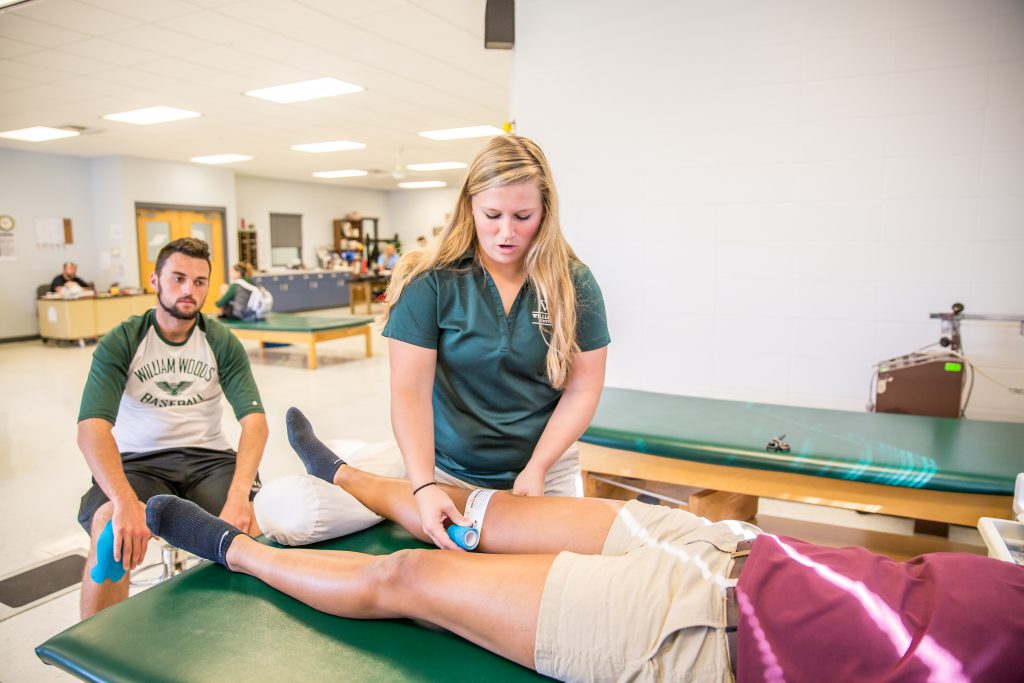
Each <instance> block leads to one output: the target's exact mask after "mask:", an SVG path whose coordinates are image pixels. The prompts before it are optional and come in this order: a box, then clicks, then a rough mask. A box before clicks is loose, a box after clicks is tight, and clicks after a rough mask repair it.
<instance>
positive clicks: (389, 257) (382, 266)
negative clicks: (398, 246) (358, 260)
mask: <svg viewBox="0 0 1024 683" xmlns="http://www.w3.org/2000/svg"><path fill="white" fill-rule="evenodd" d="M398 258H399V256H398V251H396V250H395V243H394V242H387V243H386V244H385V245H384V251H382V252H381V253H380V254H378V255H377V269H378V270H383V271H385V272H389V273H390V272H391V271H392V270H394V269H395V266H397V265H398Z"/></svg>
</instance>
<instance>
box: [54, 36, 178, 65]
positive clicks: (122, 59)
mask: <svg viewBox="0 0 1024 683" xmlns="http://www.w3.org/2000/svg"><path fill="white" fill-rule="evenodd" d="M60 52H66V53H69V54H73V55H80V56H82V57H89V58H90V59H95V60H98V61H101V62H106V63H108V64H115V65H119V66H136V65H138V64H141V63H143V62H147V61H150V60H153V59H157V58H158V57H159V55H154V54H153V53H152V52H150V51H149V50H142V49H139V48H137V47H131V46H130V45H121V44H119V43H114V42H111V41H109V40H107V39H106V38H90V39H89V40H83V41H81V42H78V43H71V44H70V45H65V46H63V47H62V48H61V49H60Z"/></svg>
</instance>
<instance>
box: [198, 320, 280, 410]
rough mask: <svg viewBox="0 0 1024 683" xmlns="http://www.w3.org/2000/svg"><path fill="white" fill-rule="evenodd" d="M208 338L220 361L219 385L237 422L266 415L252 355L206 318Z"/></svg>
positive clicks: (228, 333) (222, 327)
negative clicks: (254, 373) (254, 377)
mask: <svg viewBox="0 0 1024 683" xmlns="http://www.w3.org/2000/svg"><path fill="white" fill-rule="evenodd" d="M204 322H205V324H206V338H207V339H208V340H209V342H210V347H211V348H212V349H213V355H214V358H216V359H217V372H218V374H219V375H220V386H221V388H222V389H223V390H224V396H225V397H226V398H227V399H228V403H230V404H231V408H232V409H233V410H234V411H235V419H237V420H241V419H242V418H243V417H245V416H246V415H249V414H250V413H263V412H266V411H265V410H264V409H263V401H262V400H261V399H260V392H259V389H257V388H256V380H255V379H253V376H252V368H251V367H250V366H249V356H248V355H246V353H245V347H244V346H242V342H240V341H238V338H237V337H236V336H235V335H233V334H231V330H229V329H228V328H226V327H225V326H224V325H221V324H220V323H219V322H217V321H216V320H211V319H210V318H207V317H205V316H204Z"/></svg>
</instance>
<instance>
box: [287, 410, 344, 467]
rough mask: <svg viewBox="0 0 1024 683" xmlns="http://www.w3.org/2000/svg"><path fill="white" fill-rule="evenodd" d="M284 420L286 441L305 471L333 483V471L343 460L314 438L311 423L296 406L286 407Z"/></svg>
mask: <svg viewBox="0 0 1024 683" xmlns="http://www.w3.org/2000/svg"><path fill="white" fill-rule="evenodd" d="M285 422H286V423H287V425H288V443H290V444H291V445H292V448H294V449H295V452H296V453H297V454H298V456H299V459H300V460H302V464H303V465H305V466H306V471H307V472H309V473H310V474H312V475H313V476H314V477H319V478H321V479H323V480H324V481H326V482H327V483H328V484H333V483H334V473H335V472H337V471H338V468H339V467H341V466H342V465H344V464H345V461H344V460H342V459H341V458H339V457H338V456H337V454H336V453H335V452H334V451H332V450H331V449H330V448H328V447H327V446H325V445H324V442H323V441H321V440H320V439H318V438H316V434H314V433H313V425H311V424H309V420H307V419H306V416H305V415H303V414H302V411H301V410H299V409H298V408H289V409H288V415H287V416H285Z"/></svg>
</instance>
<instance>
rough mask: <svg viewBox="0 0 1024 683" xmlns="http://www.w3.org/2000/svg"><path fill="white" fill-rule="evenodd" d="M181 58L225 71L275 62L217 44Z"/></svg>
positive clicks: (259, 66) (264, 65) (266, 65)
mask: <svg viewBox="0 0 1024 683" xmlns="http://www.w3.org/2000/svg"><path fill="white" fill-rule="evenodd" d="M179 57H180V58H181V59H184V60H186V61H189V62H194V63H196V64H201V65H203V66H206V67H209V68H211V69H222V70H224V71H232V72H236V71H239V70H241V69H250V68H261V67H271V66H273V65H274V62H272V61H270V60H269V59H264V58H262V57H260V56H258V55H253V54H247V53H245V52H242V51H240V50H235V49H234V48H230V47H224V46H221V45H215V46H213V47H205V48H202V49H200V50H194V51H192V52H189V53H188V54H183V55H179ZM254 87H255V86H254Z"/></svg>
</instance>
